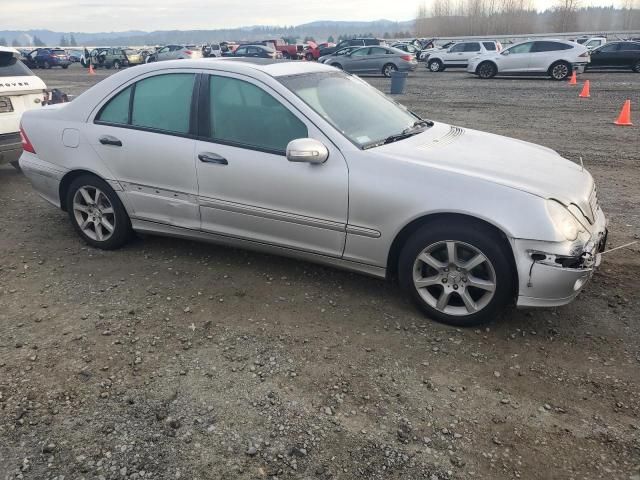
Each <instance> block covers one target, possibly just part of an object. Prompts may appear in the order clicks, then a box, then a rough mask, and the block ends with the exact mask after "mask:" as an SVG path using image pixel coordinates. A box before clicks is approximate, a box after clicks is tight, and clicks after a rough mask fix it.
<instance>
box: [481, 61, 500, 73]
mask: <svg viewBox="0 0 640 480" xmlns="http://www.w3.org/2000/svg"><path fill="white" fill-rule="evenodd" d="M485 63H491V64H493V66H494V67H495V69H496V72H498V70H499V69H498V64H497V63H496V62H494V61H493V60H482V61H481V62H480V63H479V64H478V66H477V67H476V74H477V73H478V72H479V71H480V65H482V64H485Z"/></svg>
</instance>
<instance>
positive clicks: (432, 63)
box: [427, 60, 444, 72]
mask: <svg viewBox="0 0 640 480" xmlns="http://www.w3.org/2000/svg"><path fill="white" fill-rule="evenodd" d="M427 66H428V67H429V71H431V72H442V71H443V70H444V65H443V64H442V62H441V61H440V60H429V63H427Z"/></svg>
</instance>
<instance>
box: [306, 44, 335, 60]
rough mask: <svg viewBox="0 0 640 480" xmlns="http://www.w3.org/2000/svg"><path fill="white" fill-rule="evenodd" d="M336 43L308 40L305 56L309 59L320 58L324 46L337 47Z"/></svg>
mask: <svg viewBox="0 0 640 480" xmlns="http://www.w3.org/2000/svg"><path fill="white" fill-rule="evenodd" d="M335 46H336V44H335V43H331V42H324V43H320V44H317V43H316V42H307V45H306V47H305V48H304V58H305V59H306V60H308V61H312V60H318V59H319V58H320V50H321V49H323V48H331V47H335Z"/></svg>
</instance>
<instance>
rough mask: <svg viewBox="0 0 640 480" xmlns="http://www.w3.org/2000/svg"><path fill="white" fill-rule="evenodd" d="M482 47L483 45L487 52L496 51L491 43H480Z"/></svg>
mask: <svg viewBox="0 0 640 480" xmlns="http://www.w3.org/2000/svg"><path fill="white" fill-rule="evenodd" d="M482 45H484V48H485V49H487V50H489V51H495V50H496V44H495V43H493V42H482Z"/></svg>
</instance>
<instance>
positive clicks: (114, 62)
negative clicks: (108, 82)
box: [102, 48, 145, 70]
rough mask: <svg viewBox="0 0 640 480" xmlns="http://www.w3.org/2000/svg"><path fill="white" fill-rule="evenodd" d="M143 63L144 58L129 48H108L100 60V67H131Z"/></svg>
mask: <svg viewBox="0 0 640 480" xmlns="http://www.w3.org/2000/svg"><path fill="white" fill-rule="evenodd" d="M143 63H145V62H144V57H143V56H142V54H141V53H140V52H138V51H137V50H133V49H131V48H110V49H109V50H107V51H106V52H105V54H104V56H103V58H102V65H103V66H104V67H105V68H111V67H113V68H115V69H116V70H118V69H120V68H122V67H131V66H134V65H141V64H143Z"/></svg>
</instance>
